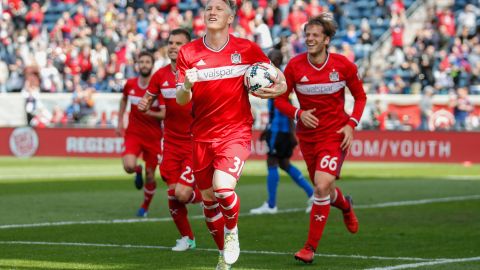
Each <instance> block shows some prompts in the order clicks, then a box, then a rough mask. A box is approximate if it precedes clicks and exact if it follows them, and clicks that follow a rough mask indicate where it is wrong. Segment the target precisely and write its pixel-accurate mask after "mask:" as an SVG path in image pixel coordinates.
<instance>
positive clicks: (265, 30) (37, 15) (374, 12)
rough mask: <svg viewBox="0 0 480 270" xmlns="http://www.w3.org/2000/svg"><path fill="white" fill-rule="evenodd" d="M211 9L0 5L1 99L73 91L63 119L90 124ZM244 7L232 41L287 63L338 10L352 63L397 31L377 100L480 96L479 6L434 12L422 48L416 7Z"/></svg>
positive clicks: (295, 1)
mask: <svg viewBox="0 0 480 270" xmlns="http://www.w3.org/2000/svg"><path fill="white" fill-rule="evenodd" d="M206 2H207V1H206V0H140V1H133V0H113V1H107V0H43V1H42V0H23V1H22V0H0V3H1V5H0V93H8V92H22V93H23V96H25V97H26V100H27V103H28V104H30V105H28V106H29V107H28V108H26V109H29V110H32V108H35V107H38V106H36V103H35V99H36V98H38V95H39V93H40V92H48V93H59V92H63V93H72V104H71V105H70V106H69V107H68V108H64V110H65V112H64V115H65V117H63V118H62V117H57V119H59V120H58V121H60V122H62V123H63V122H85V121H86V120H85V119H84V118H85V117H88V114H91V113H94V110H93V109H92V107H93V106H94V105H93V104H94V102H93V100H92V98H91V97H92V95H93V93H95V92H106V93H110V92H117V93H118V92H121V91H122V89H123V84H124V82H125V80H126V78H129V77H133V76H136V70H135V65H134V62H135V55H137V54H138V53H139V52H140V51H141V50H144V49H146V50H150V51H151V52H153V53H154V55H155V59H156V62H155V69H158V68H160V67H162V66H165V65H167V64H168V63H169V60H168V57H167V53H166V39H167V38H168V34H169V31H170V30H172V29H175V28H178V27H183V28H186V29H188V30H189V31H190V32H191V33H192V35H193V36H194V37H201V36H202V35H203V34H204V31H205V25H204V22H203V7H204V6H205V4H206ZM237 2H238V6H239V10H238V13H237V17H236V21H235V22H234V24H233V25H232V28H231V31H232V34H234V35H237V36H240V37H244V38H248V39H251V40H254V41H256V42H257V43H258V44H259V46H260V47H261V48H262V49H263V50H264V51H265V52H267V51H269V50H270V49H271V48H273V47H277V48H279V49H280V50H281V51H282V53H283V56H284V58H285V59H284V63H287V62H288V60H289V59H290V58H291V57H293V56H295V55H296V54H298V53H301V52H304V51H305V50H306V47H305V44H304V37H303V29H302V26H303V24H304V23H305V22H306V21H307V20H308V18H309V17H311V16H315V15H317V14H320V13H321V12H330V13H332V15H333V18H334V20H335V21H336V22H337V24H338V25H339V29H338V32H337V37H336V38H335V39H334V40H332V42H331V46H330V50H331V51H333V52H339V53H342V54H344V55H345V56H346V57H347V58H349V59H350V60H351V61H357V60H359V59H363V58H368V57H369V56H370V54H371V52H372V45H373V44H374V42H375V41H376V40H378V39H379V38H380V37H381V36H382V35H383V34H385V33H390V34H391V37H392V38H391V40H392V53H391V54H390V56H387V57H386V59H387V63H388V65H387V67H385V69H384V70H382V71H380V72H375V74H369V73H366V74H365V75H364V78H363V79H364V81H365V83H366V84H368V85H370V86H371V87H367V89H369V90H368V91H369V93H378V94H411V93H414V94H421V93H424V89H425V88H426V87H427V86H432V87H433V93H432V94H449V93H450V94H451V93H452V91H454V90H455V89H457V88H466V89H467V92H468V93H469V94H480V20H479V19H480V9H479V8H478V7H479V6H480V5H479V0H456V1H455V5H454V6H451V7H441V8H440V7H437V6H435V5H434V6H432V7H430V9H429V14H428V20H427V23H426V24H425V25H424V27H423V29H421V30H419V31H418V32H417V33H416V34H415V39H414V42H413V43H412V44H405V42H404V39H403V36H404V32H405V29H406V27H408V26H407V25H406V23H405V22H406V9H407V8H408V7H409V6H410V5H412V3H413V2H414V0H376V1H373V0H273V1H266V0H237ZM366 63H368V61H367V62H366ZM81 97H89V98H87V100H88V101H82V100H83V99H84V98H81ZM79 104H82V105H81V106H80V105H79ZM80 108H82V113H80V112H79V111H80ZM57 109H58V108H56V110H57ZM58 110H61V109H58ZM50 114H53V115H56V114H60V113H56V112H54V113H50ZM31 117H33V116H31ZM82 119H83V120H82ZM30 121H31V119H29V122H30Z"/></svg>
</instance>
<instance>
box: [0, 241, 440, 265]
mask: <svg viewBox="0 0 480 270" xmlns="http://www.w3.org/2000/svg"><path fill="white" fill-rule="evenodd" d="M0 244H3V245H44V246H79V247H112V248H132V249H165V250H170V249H171V247H166V246H149V245H129V244H100V243H75V242H74V243H72V242H42V241H39V242H31V241H0ZM195 250H199V251H208V252H218V250H217V249H213V248H196V249H195ZM241 253H243V254H264V255H293V252H277V251H262V250H243V249H242V251H241ZM315 256H317V257H335V258H350V259H364V260H388V261H390V260H400V261H426V262H431V261H440V260H441V261H445V260H448V259H426V258H411V257H382V256H363V255H340V254H323V253H317V254H315Z"/></svg>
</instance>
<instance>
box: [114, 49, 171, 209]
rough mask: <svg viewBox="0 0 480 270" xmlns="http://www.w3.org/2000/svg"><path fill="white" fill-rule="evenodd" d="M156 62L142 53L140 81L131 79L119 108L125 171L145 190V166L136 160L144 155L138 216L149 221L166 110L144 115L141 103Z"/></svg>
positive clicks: (155, 105) (160, 108)
mask: <svg viewBox="0 0 480 270" xmlns="http://www.w3.org/2000/svg"><path fill="white" fill-rule="evenodd" d="M153 63H154V58H153V55H152V54H151V53H149V52H141V53H140V54H139V55H138V58H137V66H138V70H139V73H140V76H139V77H136V78H132V79H128V80H127V82H126V83H125V86H124V88H123V95H122V99H121V100H120V108H119V110H118V125H117V129H116V132H117V134H118V135H120V136H124V147H125V150H124V152H123V154H122V160H123V168H124V169H125V171H126V172H127V173H129V174H130V173H135V174H136V177H135V186H136V188H137V189H141V188H142V187H143V177H142V166H141V165H137V157H138V156H139V155H140V154H142V156H143V160H144V161H145V175H146V179H147V180H146V183H145V187H144V189H143V191H144V200H143V203H142V205H141V206H140V209H139V210H138V212H137V216H139V217H147V215H148V208H149V206H150V203H151V201H152V199H153V196H154V195H155V190H156V186H157V183H156V182H155V170H156V168H157V165H158V157H159V156H160V155H161V148H160V141H161V140H162V127H161V120H162V119H163V118H164V117H165V108H164V107H163V106H162V105H161V104H159V103H158V102H155V103H153V104H152V106H151V108H150V110H147V111H145V112H141V111H139V110H138V107H137V105H138V103H139V101H140V100H141V99H142V97H143V96H144V95H145V93H146V91H147V87H148V83H149V81H150V76H151V74H152V69H153ZM128 101H130V114H129V116H128V127H127V129H126V130H124V126H123V115H124V114H125V108H126V107H127V103H128Z"/></svg>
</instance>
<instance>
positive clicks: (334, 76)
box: [328, 69, 340, 82]
mask: <svg viewBox="0 0 480 270" xmlns="http://www.w3.org/2000/svg"><path fill="white" fill-rule="evenodd" d="M328 77H329V78H330V81H331V82H338V81H339V80H340V76H339V75H338V72H337V71H335V69H334V70H332V72H330V74H329V75H328Z"/></svg>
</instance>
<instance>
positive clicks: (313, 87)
mask: <svg viewBox="0 0 480 270" xmlns="http://www.w3.org/2000/svg"><path fill="white" fill-rule="evenodd" d="M345 85H346V83H345V81H341V82H334V83H318V84H297V85H296V89H297V91H299V92H300V93H302V94H304V95H327V94H333V93H336V92H338V91H340V90H341V89H343V88H345Z"/></svg>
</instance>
